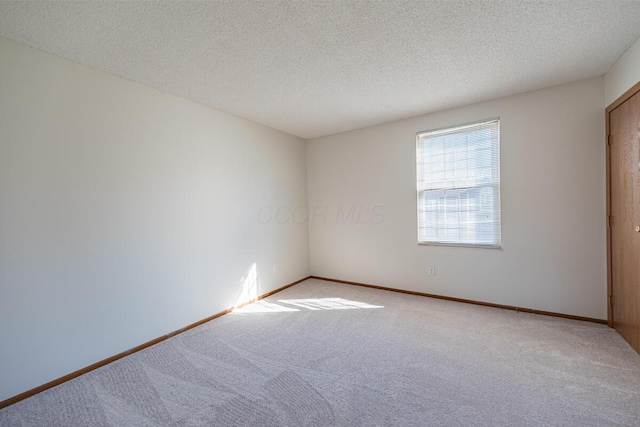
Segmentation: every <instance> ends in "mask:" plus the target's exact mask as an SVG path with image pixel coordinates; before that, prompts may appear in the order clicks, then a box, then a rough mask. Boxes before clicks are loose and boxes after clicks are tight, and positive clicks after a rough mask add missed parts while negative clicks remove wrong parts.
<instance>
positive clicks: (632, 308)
mask: <svg viewBox="0 0 640 427" xmlns="http://www.w3.org/2000/svg"><path fill="white" fill-rule="evenodd" d="M609 162H610V163H609V173H610V175H609V180H610V188H609V197H610V215H611V223H610V239H611V242H610V245H611V246H610V256H611V259H610V262H611V265H610V269H611V297H612V298H611V316H612V319H611V320H612V321H613V327H614V328H615V329H616V330H617V331H618V332H619V333H620V335H622V337H623V338H624V339H625V340H627V342H629V344H631V346H632V347H633V348H634V349H635V350H636V351H638V352H639V353H640V92H638V93H636V94H635V95H633V96H631V97H629V98H628V99H627V100H625V101H624V102H622V103H621V104H620V105H619V106H617V107H615V108H614V109H612V110H611V111H610V112H609Z"/></svg>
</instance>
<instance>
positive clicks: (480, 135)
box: [416, 119, 500, 248]
mask: <svg viewBox="0 0 640 427" xmlns="http://www.w3.org/2000/svg"><path fill="white" fill-rule="evenodd" d="M416 157H417V175H418V176H417V181H418V243H421V244H436V245H438V244H439V245H452V246H478V247H490V248H499V247H500V120H498V119H495V120H488V121H483V122H480V123H473V124H468V125H463V126H458V127H453V128H447V129H439V130H433V131H426V132H419V133H418V134H417V135H416Z"/></svg>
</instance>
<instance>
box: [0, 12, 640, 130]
mask: <svg viewBox="0 0 640 427" xmlns="http://www.w3.org/2000/svg"><path fill="white" fill-rule="evenodd" d="M0 35H2V36H4V37H7V38H9V39H13V40H16V41H18V42H22V43H25V44H27V45H30V46H34V47H36V48H38V49H42V50H44V51H47V52H51V53H53V54H56V55H59V56H62V57H64V58H68V59H71V60H74V61H77V62H79V63H82V64H86V65H89V66H91V67H94V68H97V69H100V70H104V71H107V72H109V73H112V74H116V75H118V76H121V77H124V78H127V79H130V80H133V81H135V82H139V83H142V84H144V85H148V86H151V87H154V88H157V89H160V90H163V91H166V92H169V93H173V94H176V95H179V96H182V97H185V98H188V99H191V100H194V101H197V102H200V103H202V104H206V105H209V106H211V107H214V108H217V109H219V110H223V111H226V112H229V113H232V114H235V115H238V116H240V117H244V118H247V119H250V120H253V121H256V122H259V123H263V124H265V125H268V126H271V127H274V128H276V129H280V130H283V131H285V132H288V133H291V134H294V135H298V136H300V137H303V138H306V139H308V138H313V137H317V136H322V135H328V134H332V133H337V132H342V131H346V130H351V129H357V128H362V127H366V126H370V125H374V124H378V123H383V122H388V121H392V120H396V119H400V118H404V117H410V116H414V115H418V114H423V113H429V112H433V111H438V110H443V109H446V108H450V107H454V106H459V105H464V104H470V103H473V102H478V101H482V100H487V99H492V98H497V97H501V96H505V95H510V94H514V93H519V92H525V91H529V90H534V89H539V88H543V87H547V86H552V85H556V84H560V83H565V82H569V81H573V80H578V79H583V78H588V77H593V76H597V75H601V74H603V73H605V72H606V71H607V69H608V68H609V67H610V66H611V64H612V63H613V62H614V61H615V60H616V59H617V58H618V57H619V56H620V55H621V54H622V53H623V52H624V51H625V50H626V49H627V48H628V47H629V46H630V45H631V44H632V43H633V42H634V41H635V40H636V39H637V38H638V37H639V36H640V1H637V0H636V1H623V0H609V1H578V0H560V1H535V2H534V1H515V0H496V1H456V0H452V1H400V0H398V1H391V0H387V1H375V2H374V1H316V0H313V1H291V2H289V1H286V2H285V1H261V2H258V1H212V2H176V1H174V2H168V1H167V2H110V1H91V2H56V1H50V2H30V1H29V2H27V1H21V2H7V1H0ZM0 59H1V58H0ZM0 64H1V62H0ZM603 102H604V101H603Z"/></svg>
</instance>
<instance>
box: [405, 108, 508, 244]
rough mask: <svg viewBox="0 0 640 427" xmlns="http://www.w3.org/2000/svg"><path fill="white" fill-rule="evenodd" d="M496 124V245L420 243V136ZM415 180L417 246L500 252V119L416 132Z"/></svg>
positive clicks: (493, 118)
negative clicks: (496, 250) (495, 250)
mask: <svg viewBox="0 0 640 427" xmlns="http://www.w3.org/2000/svg"><path fill="white" fill-rule="evenodd" d="M491 122H497V123H498V174H499V175H498V185H497V186H498V194H499V197H498V203H497V205H498V206H497V212H498V217H499V220H498V244H495V245H494V244H480V243H460V242H438V241H421V240H420V193H422V192H423V191H425V190H420V182H419V178H420V170H419V169H418V168H419V165H418V160H419V159H418V153H419V147H420V137H421V135H424V134H428V133H435V132H444V131H448V130H453V129H463V128H465V127H473V126H477V125H481V124H485V123H491ZM415 166H416V169H415V178H416V237H417V240H418V246H445V247H460V248H478V249H498V250H502V131H501V119H500V117H492V118H489V119H483V120H477V121H473V122H468V123H462V124H459V125H451V126H443V127H440V128H434V129H429V130H423V131H419V132H416V143H415ZM483 186H486V185H478V186H474V187H470V188H481V187H483ZM455 189H456V188H448V190H455Z"/></svg>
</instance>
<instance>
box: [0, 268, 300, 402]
mask: <svg viewBox="0 0 640 427" xmlns="http://www.w3.org/2000/svg"><path fill="white" fill-rule="evenodd" d="M309 278H310V277H305V278H304V279H300V280H297V281H295V282H293V283H289V284H288V285H285V286H282V287H281V288H278V289H276V290H273V291H270V292H267V293H266V294H262V295H260V296H259V297H257V298H254V299H252V300H250V301H246V302H244V303H242V304H240V305H237V306H235V307H231V308H228V309H226V310H224V311H221V312H220V313H216V314H214V315H213V316H209V317H207V318H206V319H202V320H198V321H197V322H195V323H192V324H190V325H188V326H185V327H184V328H180V329H178V330H176V331H173V332H170V333H168V334H167V335H163V336H161V337H158V338H155V339H153V340H151V341H147V342H146V343H144V344H140V345H139V346H137V347H134V348H132V349H129V350H126V351H123V352H122V353H118V354H116V355H115V356H111V357H108V358H106V359H104V360H101V361H99V362H96V363H94V364H92V365H89V366H87V367H84V368H82V369H78V370H77V371H74V372H71V373H70V374H67V375H65V376H63V377H60V378H57V379H55V380H53V381H49V382H48V383H46V384H42V385H41V386H38V387H35V388H32V389H31V390H27V391H25V392H23V393H20V394H18V395H16V396H13V397H10V398H8V399H6V400H3V401H2V402H0V409H2V408H6V407H7V406H10V405H13V404H14V403H17V402H19V401H21V400H24V399H26V398H28V397H31V396H34V395H36V394H38V393H41V392H43V391H45V390H47V389H50V388H52V387H55V386H57V385H60V384H62V383H64V382H67V381H69V380H72V379H74V378H76V377H79V376H80V375H84V374H86V373H87V372H91V371H93V370H94V369H98V368H101V367H103V366H105V365H108V364H109V363H111V362H115V361H116V360H118V359H122V358H123V357H125V356H129V355H130V354H133V353H136V352H138V351H140V350H143V349H145V348H147V347H151V346H152V345H154V344H158V343H159V342H162V341H164V340H166V339H168V338H171V337H173V336H175V335H178V334H181V333H182V332H185V331H188V330H189V329H193V328H195V327H196V326H200V325H202V324H204V323H207V322H209V321H211V320H213V319H216V318H218V317H220V316H224V315H225V314H228V313H230V312H232V311H233V310H236V309H238V308H240V307H244V306H245V305H248V304H251V303H254V302H256V301H258V300H261V299H263V298H266V297H268V296H271V295H273V294H275V293H277V292H280V291H283V290H285V289H287V288H290V287H291V286H293V285H297V284H298V283H300V282H304V281H305V280H307V279H309Z"/></svg>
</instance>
